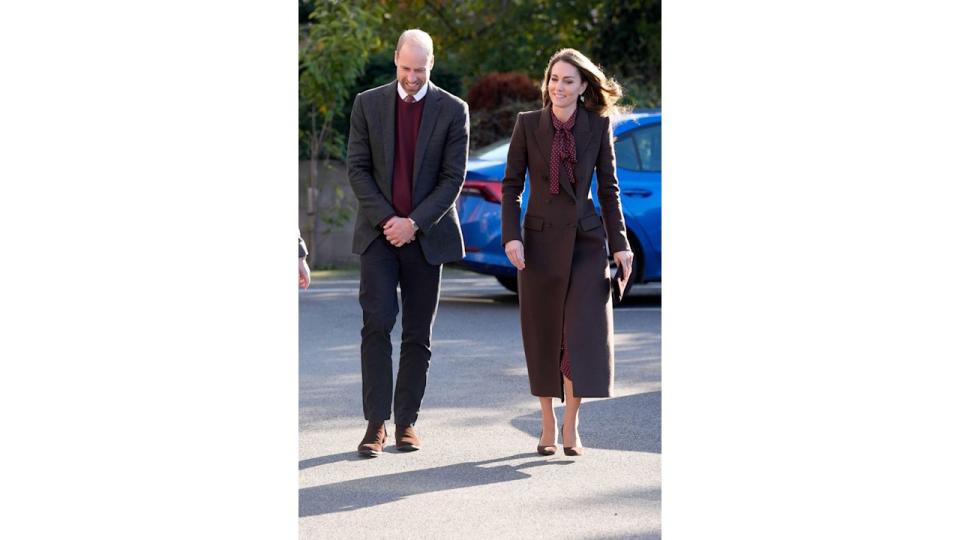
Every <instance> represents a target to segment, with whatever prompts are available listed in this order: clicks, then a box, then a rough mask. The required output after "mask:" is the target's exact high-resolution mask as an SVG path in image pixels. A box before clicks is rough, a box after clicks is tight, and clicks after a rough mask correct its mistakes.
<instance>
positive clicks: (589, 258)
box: [502, 106, 630, 398]
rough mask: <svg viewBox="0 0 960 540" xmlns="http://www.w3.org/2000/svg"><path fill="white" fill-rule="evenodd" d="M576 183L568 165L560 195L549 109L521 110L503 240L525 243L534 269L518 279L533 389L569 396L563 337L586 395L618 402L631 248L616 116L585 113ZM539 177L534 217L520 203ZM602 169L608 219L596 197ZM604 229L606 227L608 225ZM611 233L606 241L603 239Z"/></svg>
mask: <svg viewBox="0 0 960 540" xmlns="http://www.w3.org/2000/svg"><path fill="white" fill-rule="evenodd" d="M576 114H577V119H576V122H575V125H574V127H573V130H572V131H573V135H574V138H575V139H576V146H577V164H576V167H575V169H574V176H575V178H576V181H575V182H573V183H572V184H571V182H570V179H569V178H568V177H567V174H566V172H564V167H563V166H562V165H561V167H560V188H561V189H560V193H558V194H552V193H550V149H551V146H552V144H553V132H554V128H553V123H552V121H551V118H550V110H549V108H544V109H541V110H539V111H531V112H526V113H520V114H519V115H518V117H517V124H516V127H515V128H514V130H513V138H512V139H511V140H510V150H509V152H508V154H507V168H506V172H505V173H504V179H503V221H502V237H503V243H504V244H506V243H507V242H509V241H510V240H522V241H523V248H524V257H525V263H526V268H525V269H524V270H522V271H520V272H519V292H520V328H521V333H522V335H523V349H524V353H525V354H526V358H527V373H528V374H529V377H530V391H531V393H532V394H533V395H535V396H544V397H547V396H552V397H560V398H562V397H563V379H562V376H561V374H560V340H561V337H562V335H563V329H564V327H566V341H567V347H568V350H569V355H570V367H571V370H572V374H573V393H574V395H575V396H577V397H610V395H611V394H612V389H613V371H614V369H613V365H614V363H613V305H612V302H611V300H610V282H609V277H610V270H609V267H608V265H607V246H606V243H607V240H609V249H610V253H615V252H617V251H624V250H629V249H630V244H629V242H628V241H627V233H626V227H625V226H624V223H623V211H622V209H621V206H620V188H619V186H618V184H617V176H616V164H615V161H614V154H613V133H612V131H611V126H610V118H609V117H602V116H600V115H598V114H596V113H593V112H589V111H587V110H586V109H585V108H583V107H582V106H580V107H578V109H577V113H576ZM528 169H529V171H530V194H529V203H528V206H527V212H526V215H525V216H524V219H523V231H522V232H521V224H520V196H521V194H522V193H523V187H524V176H525V173H526V172H527V170H528ZM594 169H596V172H597V182H598V185H597V194H598V196H599V198H600V210H601V212H602V213H603V221H602V222H601V219H600V216H598V215H597V213H596V210H595V209H594V205H593V198H592V195H591V193H590V184H591V183H592V180H593V172H594ZM602 224H603V225H605V227H601V225H602ZM604 228H605V229H606V235H604Z"/></svg>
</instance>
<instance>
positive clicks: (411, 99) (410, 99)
mask: <svg viewBox="0 0 960 540" xmlns="http://www.w3.org/2000/svg"><path fill="white" fill-rule="evenodd" d="M403 100H404V101H406V102H407V103H413V96H411V95H407V96H406V97H404V98H403Z"/></svg>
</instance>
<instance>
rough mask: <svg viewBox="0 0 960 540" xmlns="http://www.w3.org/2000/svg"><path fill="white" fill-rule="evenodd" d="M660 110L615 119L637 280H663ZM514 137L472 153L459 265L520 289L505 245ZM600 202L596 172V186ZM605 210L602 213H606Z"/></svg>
mask: <svg viewBox="0 0 960 540" xmlns="http://www.w3.org/2000/svg"><path fill="white" fill-rule="evenodd" d="M660 114H661V113H660V112H659V111H655V112H641V113H632V114H628V115H623V116H617V117H615V118H614V119H613V121H614V125H613V135H614V153H615V154H616V157H617V178H618V179H619V180H620V200H621V202H622V204H623V217H624V220H625V221H626V225H627V237H628V238H629V240H630V246H631V247H632V248H633V251H634V262H633V272H632V273H631V278H630V281H631V282H630V283H628V284H627V287H628V289H629V287H631V286H632V285H633V284H634V283H636V282H640V283H646V282H651V281H660ZM509 146H510V141H509V139H508V140H504V141H500V142H498V143H496V144H493V145H491V146H488V147H485V148H482V149H479V150H477V151H475V152H473V153H471V156H470V160H469V161H468V162H467V177H466V181H465V182H464V185H463V191H462V192H461V194H460V197H459V198H458V199H457V213H458V214H459V215H460V226H461V228H462V230H463V242H464V245H465V247H466V252H467V253H466V257H465V258H464V260H463V261H462V262H461V263H458V266H461V267H464V268H466V269H468V270H472V271H474V272H479V273H481V274H487V275H491V276H494V277H496V278H497V281H499V282H500V284H501V285H503V286H504V287H506V288H507V289H509V290H511V291H513V292H516V291H517V270H516V268H514V267H513V265H512V264H510V260H509V259H507V256H506V254H505V253H504V252H503V246H501V245H500V203H501V199H502V198H503V190H502V187H503V186H502V184H501V182H502V180H503V174H504V170H505V169H506V162H507V150H508V148H509ZM529 182H530V177H529V176H528V177H527V186H526V187H525V190H524V194H523V199H522V202H521V206H520V212H521V218H522V215H523V213H524V212H525V211H526V208H527V193H529V190H530V184H529ZM592 191H593V201H594V204H595V205H596V206H597V211H598V212H599V203H598V202H597V200H598V198H597V182H596V175H594V181H593V186H592ZM601 215H602V214H601Z"/></svg>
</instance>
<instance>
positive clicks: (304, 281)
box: [300, 257, 310, 289]
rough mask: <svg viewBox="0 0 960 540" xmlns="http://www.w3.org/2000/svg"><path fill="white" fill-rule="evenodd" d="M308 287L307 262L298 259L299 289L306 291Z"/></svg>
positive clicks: (301, 258)
mask: <svg viewBox="0 0 960 540" xmlns="http://www.w3.org/2000/svg"><path fill="white" fill-rule="evenodd" d="M309 286H310V267H309V266H307V260H306V259H305V258H303V257H300V288H301V289H306V288H307V287H309Z"/></svg>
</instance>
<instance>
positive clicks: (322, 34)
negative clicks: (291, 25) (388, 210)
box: [300, 0, 383, 238]
mask: <svg viewBox="0 0 960 540" xmlns="http://www.w3.org/2000/svg"><path fill="white" fill-rule="evenodd" d="M313 3H314V5H315V8H314V10H313V11H312V12H311V13H310V15H309V21H310V22H309V23H308V24H306V25H302V26H301V28H300V141H301V157H306V158H307V159H308V160H309V170H310V174H309V176H310V177H309V181H308V190H307V198H308V203H307V206H308V208H309V209H316V207H317V204H316V198H317V196H318V194H319V192H320V186H319V185H318V183H319V167H320V160H321V158H329V157H330V156H337V157H339V156H340V155H341V154H342V153H343V146H344V135H343V133H341V132H338V131H337V130H334V129H332V123H333V120H334V118H335V116H336V115H337V113H338V112H340V111H341V110H343V109H344V108H345V107H348V106H349V103H350V100H351V98H352V95H351V93H350V91H351V89H352V88H353V84H354V81H355V80H356V78H357V77H358V76H359V75H360V74H361V73H363V70H364V67H365V66H366V63H367V57H368V55H369V54H370V51H371V50H375V49H376V48H378V47H380V46H381V39H380V35H381V33H380V25H381V21H382V19H383V15H382V11H381V10H380V7H379V6H378V5H377V4H375V3H371V4H369V5H368V6H362V5H360V4H358V3H354V2H344V1H338V0H315V1H314V2H313ZM302 5H303V4H301V6H302ZM304 154H305V156H304ZM342 191H343V190H342V189H339V188H337V193H336V199H337V201H336V202H337V204H335V205H334V206H333V207H332V208H329V209H327V210H325V211H319V210H317V211H316V216H315V221H314V223H312V224H311V225H312V227H308V233H315V231H319V230H320V229H321V227H322V225H323V224H327V225H340V224H342V223H344V222H346V221H347V220H349V217H350V215H349V212H348V211H347V210H346V209H345V208H344V206H343V204H342V202H343V199H344V198H345V194H344V193H343V192H342ZM313 236H314V235H313V234H310V237H311V238H312V237H313Z"/></svg>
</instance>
